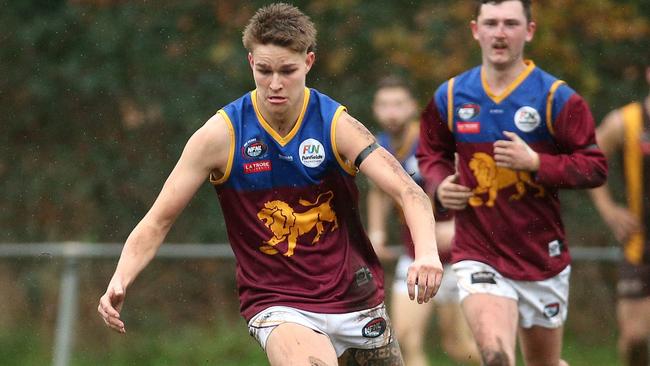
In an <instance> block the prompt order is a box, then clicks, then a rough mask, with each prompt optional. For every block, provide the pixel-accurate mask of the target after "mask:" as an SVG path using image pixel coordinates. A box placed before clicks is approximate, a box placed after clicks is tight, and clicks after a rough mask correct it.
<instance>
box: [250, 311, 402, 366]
mask: <svg viewBox="0 0 650 366" xmlns="http://www.w3.org/2000/svg"><path fill="white" fill-rule="evenodd" d="M282 323H296V324H300V325H303V326H305V327H307V328H310V329H312V330H314V331H315V332H318V333H321V334H324V335H326V336H328V337H329V339H330V341H331V342H332V345H333V346H334V349H335V350H336V356H337V357H340V356H341V355H342V354H343V352H345V350H347V349H348V348H358V349H373V348H379V347H383V346H386V345H388V344H389V343H390V342H391V341H392V333H393V331H392V328H391V325H390V319H389V318H388V313H387V312H386V307H385V306H384V303H381V304H380V305H378V306H376V307H374V308H371V309H366V310H361V311H355V312H352V313H343V314H324V313H313V312H310V311H305V310H300V309H296V308H292V307H288V306H271V307H270V308H267V309H264V310H262V311H261V312H259V313H257V314H256V315H255V316H253V318H251V320H250V321H249V322H248V332H249V333H250V335H251V336H253V337H254V338H255V339H257V341H258V342H259V343H260V345H261V346H262V348H264V349H265V348H266V341H267V340H268V338H269V336H270V335H271V332H273V330H274V329H275V327H277V326H278V325H280V324H282Z"/></svg>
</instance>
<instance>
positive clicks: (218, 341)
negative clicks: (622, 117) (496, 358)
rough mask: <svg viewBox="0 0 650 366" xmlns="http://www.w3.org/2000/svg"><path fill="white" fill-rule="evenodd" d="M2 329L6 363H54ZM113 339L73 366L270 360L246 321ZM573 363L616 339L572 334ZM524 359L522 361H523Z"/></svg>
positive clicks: (594, 361)
mask: <svg viewBox="0 0 650 366" xmlns="http://www.w3.org/2000/svg"><path fill="white" fill-rule="evenodd" d="M0 332H2V333H1V334H0V360H1V361H0V364H2V365H21V366H23V365H24V366H28V365H34V366H36V365H38V366H42V365H47V364H50V363H51V357H52V356H51V341H50V340H48V337H47V336H45V335H43V334H40V335H39V334H38V332H35V331H34V330H33V329H27V328H22V329H19V330H13V331H11V332H7V330H6V329H4V330H1V331H0ZM434 338H435V335H432V336H431V339H432V340H431V343H432V344H433V346H432V347H431V348H430V350H429V354H430V359H431V365H432V366H452V365H456V364H455V363H454V362H452V361H450V360H449V359H447V358H446V356H445V355H444V353H443V352H442V351H441V349H440V348H439V347H438V346H436V345H435V340H433V339H434ZM107 340H108V341H107V342H99V343H101V344H98V342H97V340H91V339H77V341H76V347H75V352H74V356H73V359H72V362H71V365H75V366H101V365H115V366H118V365H119V366H124V365H151V366H158V365H161V366H162V365H219V366H242V365H253V366H254V365H267V362H266V358H265V356H264V353H263V352H262V350H261V348H260V347H259V346H258V345H257V343H256V342H255V341H254V340H253V338H252V337H250V336H249V335H248V333H247V331H246V329H245V327H244V326H243V322H242V324H240V325H239V326H228V327H219V329H204V328H200V327H196V326H195V327H178V328H176V329H171V328H167V329H162V328H161V329H147V330H135V329H130V330H129V333H128V334H127V336H126V337H120V336H119V335H117V334H115V335H114V336H110V337H108V338H107ZM563 355H564V358H565V359H566V360H567V361H569V363H570V364H571V365H572V366H615V365H618V361H617V358H616V351H615V347H614V338H613V337H610V338H606V339H603V340H602V342H600V341H599V342H595V343H594V342H584V341H581V340H580V338H579V337H577V336H576V335H572V334H568V335H567V337H566V342H565V346H564V352H563ZM518 364H520V365H521V364H522V363H521V362H519V363H518Z"/></svg>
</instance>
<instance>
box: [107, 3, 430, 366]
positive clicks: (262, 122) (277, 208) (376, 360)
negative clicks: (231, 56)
mask: <svg viewBox="0 0 650 366" xmlns="http://www.w3.org/2000/svg"><path fill="white" fill-rule="evenodd" d="M243 41H244V46H245V47H246V48H247V49H248V51H249V53H248V62H249V65H250V67H251V71H252V73H253V79H254V81H255V86H256V89H255V90H254V91H252V92H250V93H246V94H245V95H244V96H242V97H241V98H239V99H237V100H236V101H234V102H232V103H229V104H228V105H226V106H225V107H224V108H223V109H221V110H219V111H218V112H217V114H215V115H214V116H213V117H212V118H210V119H209V120H208V121H207V122H206V123H205V125H204V126H203V127H201V128H200V129H199V130H198V131H197V132H196V133H194V135H193V136H192V137H191V138H190V139H189V141H188V142H187V144H186V146H185V149H184V151H183V153H182V155H181V157H180V159H179V160H178V163H177V164H176V166H175V167H174V169H173V171H172V172H171V174H170V176H169V177H168V179H167V181H166V182H165V184H164V186H163V188H162V191H161V192H160V194H159V196H158V198H157V199H156V201H155V202H154V204H153V206H152V207H151V209H150V210H149V212H148V213H147V214H146V215H145V217H144V218H143V219H142V220H141V221H140V223H138V225H137V226H136V227H135V229H134V230H133V231H132V232H131V234H130V235H129V237H128V239H127V240H126V243H125V245H124V248H123V250H122V255H121V256H120V259H119V262H118V264H117V268H116V270H115V273H114V275H113V277H112V278H111V280H110V283H109V285H108V288H107V290H106V293H105V294H104V295H103V296H102V297H101V299H100V302H99V306H98V311H99V313H100V315H101V317H102V318H103V320H104V321H105V323H106V325H107V326H109V327H110V328H112V329H114V330H116V331H118V332H119V333H125V332H126V328H125V324H124V322H123V320H122V317H121V314H120V311H121V310H122V306H123V304H124V298H125V294H126V291H127V289H128V287H129V285H130V284H131V283H132V282H133V281H134V280H135V278H136V277H137V275H138V274H139V273H140V272H141V271H142V270H143V269H144V268H145V266H146V265H147V264H148V263H149V262H150V261H151V260H152V259H153V257H154V256H155V254H156V251H157V250H158V248H159V247H160V245H161V244H162V242H163V240H164V238H165V236H166V234H167V233H168V231H169V230H170V228H171V226H172V224H173V222H174V221H175V219H176V218H177V216H178V215H179V214H180V213H181V211H182V210H183V209H184V207H185V206H186V205H187V204H188V202H189V201H190V199H191V198H192V196H193V195H194V194H195V192H196V191H197V189H198V188H199V186H200V185H201V184H203V183H204V182H205V181H206V179H208V178H209V179H210V182H211V183H213V184H214V185H215V187H216V190H217V194H218V195H219V200H220V203H221V207H222V211H223V212H224V220H225V222H226V227H227V229H228V238H229V241H230V243H231V246H232V249H233V251H234V253H235V257H236V260H237V283H238V288H239V299H240V308H241V312H242V315H243V316H244V317H245V318H246V320H247V321H248V325H249V331H250V332H251V334H252V335H253V336H254V337H255V338H256V339H257V340H258V342H259V343H260V345H261V346H262V347H263V348H264V349H265V351H266V354H267V357H268V359H269V362H270V363H271V365H310V366H311V365H336V364H337V363H338V362H341V364H345V365H362V364H368V363H372V364H382V365H401V364H402V361H401V355H400V351H399V347H398V345H397V342H396V341H395V338H394V336H393V334H392V330H391V326H390V321H389V319H388V317H387V316H386V310H385V307H384V305H383V273H382V271H381V267H380V266H379V262H378V259H377V257H376V255H375V254H374V251H373V250H372V246H371V244H370V241H369V240H368V238H367V236H366V234H365V232H364V231H363V227H362V225H361V220H360V217H359V215H358V212H359V210H358V207H357V206H358V204H357V202H358V201H357V200H358V191H357V189H356V185H355V183H354V176H355V174H356V172H357V169H358V170H360V171H361V172H362V173H364V174H365V175H367V176H368V177H369V178H370V180H372V181H373V183H374V184H376V185H377V186H378V187H380V188H381V189H383V190H385V191H386V192H387V193H388V194H389V195H390V196H391V197H392V198H393V199H394V200H396V201H397V202H399V204H400V205H401V206H402V207H403V208H404V213H405V217H406V222H407V223H408V226H409V229H410V230H411V233H412V235H413V239H414V242H415V260H414V262H413V264H411V266H409V270H408V276H407V277H408V278H407V286H408V292H409V295H410V296H411V299H415V298H417V301H418V302H427V301H428V300H429V299H431V298H432V297H433V295H434V294H435V293H436V291H437V289H438V287H439V285H440V281H441V278H442V265H441V263H440V260H439V258H438V254H437V248H436V242H435V222H434V217H433V213H432V208H431V203H430V201H429V198H428V197H427V195H426V194H425V193H424V192H423V191H422V189H421V188H420V187H419V186H418V185H417V184H416V183H415V182H414V181H413V180H412V179H411V178H410V177H409V175H408V174H407V173H406V172H405V171H404V169H403V168H402V167H401V165H400V164H399V162H397V161H396V160H395V158H394V157H393V156H392V155H390V154H389V153H388V152H387V151H386V150H385V149H383V148H381V147H379V146H378V145H377V144H376V142H375V139H374V137H373V136H372V134H371V133H369V132H368V130H367V129H366V128H365V127H364V126H363V125H362V124H361V123H359V122H358V121H357V120H355V119H354V118H352V117H351V116H350V115H349V114H348V113H347V112H346V110H345V108H344V107H343V106H341V105H340V104H338V103H337V102H336V101H334V100H333V99H331V98H329V97H327V96H325V95H324V94H322V93H320V92H318V91H316V90H314V89H309V88H306V86H305V85H306V76H307V73H308V72H309V70H310V69H311V67H312V65H313V64H314V62H315V53H314V48H315V44H316V30H315V28H314V25H313V23H312V22H311V20H310V19H309V18H308V17H307V16H306V15H305V14H303V13H302V12H301V11H300V10H299V9H297V8H296V7H293V6H290V5H287V4H283V3H278V4H272V5H268V6H266V7H263V8H261V9H259V10H258V11H257V12H256V13H255V15H254V16H253V17H252V18H251V20H250V22H249V24H248V26H247V27H246V29H245V31H244V37H243ZM352 162H354V165H353V163H352ZM355 166H356V167H355Z"/></svg>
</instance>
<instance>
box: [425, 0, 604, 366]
mask: <svg viewBox="0 0 650 366" xmlns="http://www.w3.org/2000/svg"><path fill="white" fill-rule="evenodd" d="M476 3H477V8H476V19H474V20H473V21H472V22H471V30H472V34H473V36H474V39H476V40H477V41H478V43H479V45H480V47H481V55H482V65H481V66H478V67H475V68H473V69H471V70H468V71H467V72H465V73H463V74H461V75H458V76H456V77H454V78H452V79H450V80H449V81H447V82H445V83H443V84H442V85H441V86H440V87H439V88H438V89H437V91H436V92H435V95H434V97H433V99H432V100H431V102H430V103H429V105H428V106H427V108H426V110H425V111H424V113H423V115H422V123H421V133H420V144H419V147H418V152H417V155H418V159H419V164H420V171H421V173H422V175H423V176H424V177H425V180H426V181H427V188H428V189H427V190H428V191H429V192H430V193H431V194H434V195H435V197H436V199H437V201H439V203H440V204H442V205H443V206H444V207H446V208H448V209H451V210H455V213H454V215H455V216H454V217H455V224H456V230H455V236H454V242H453V246H452V261H453V262H454V264H453V268H454V270H455V272H456V275H457V276H458V283H459V287H460V293H461V299H462V300H461V301H462V304H461V305H462V308H463V312H464V314H465V317H466V318H467V320H468V323H469V326H470V329H471V330H472V333H473V335H474V338H475V340H476V342H477V344H478V348H479V352H480V354H481V358H482V361H483V363H484V364H485V365H490V366H493V365H514V363H515V344H516V339H517V335H519V341H520V345H521V350H522V353H523V356H524V360H525V362H526V364H527V365H558V364H566V363H565V362H564V361H561V359H560V356H561V350H562V335H563V324H564V322H565V319H566V315H567V304H568V295H569V276H570V272H571V266H570V261H571V260H570V256H569V251H568V247H567V244H566V242H565V233H564V227H563V225H562V220H561V216H560V202H559V199H558V189H560V188H594V187H597V186H599V185H601V184H603V182H604V181H605V179H606V175H607V165H606V161H605V157H604V155H603V154H602V152H601V151H600V149H599V148H598V146H596V140H595V137H594V122H593V117H592V115H591V112H590V110H589V107H588V106H587V104H586V103H585V101H584V100H583V99H582V98H581V97H580V96H579V95H578V94H577V93H576V92H575V91H574V90H573V89H571V88H570V87H569V86H567V85H566V84H565V83H564V82H562V81H561V80H558V79H556V78H555V77H554V76H552V75H550V74H548V73H546V72H544V71H542V70H541V69H539V68H538V67H536V66H535V64H534V63H533V61H530V60H525V59H524V57H523V52H524V46H525V44H526V43H527V42H529V41H531V40H532V39H533V35H534V33H535V27H536V24H535V22H533V21H532V17H531V4H530V1H525V0H506V1H486V0H484V1H477V2H476ZM454 153H457V154H458V164H457V167H456V169H454Z"/></svg>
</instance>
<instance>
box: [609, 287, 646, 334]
mask: <svg viewBox="0 0 650 366" xmlns="http://www.w3.org/2000/svg"><path fill="white" fill-rule="evenodd" d="M616 312H617V318H618V324H619V328H620V332H621V336H622V337H624V338H627V339H631V340H639V339H643V338H647V337H648V335H650V297H643V298H638V299H634V298H621V299H619V300H618V303H617V306H616Z"/></svg>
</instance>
